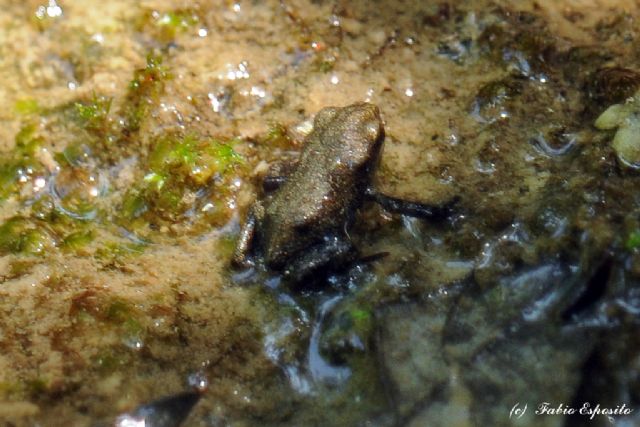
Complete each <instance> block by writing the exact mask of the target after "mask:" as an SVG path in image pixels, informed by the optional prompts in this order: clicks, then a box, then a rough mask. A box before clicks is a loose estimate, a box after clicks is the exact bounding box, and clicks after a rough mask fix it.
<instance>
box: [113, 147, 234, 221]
mask: <svg viewBox="0 0 640 427" xmlns="http://www.w3.org/2000/svg"><path fill="white" fill-rule="evenodd" d="M235 143H236V141H221V140H217V139H210V140H200V139H198V138H197V137H195V136H194V135H186V136H182V137H181V136H175V135H174V136H171V135H168V136H165V137H163V138H161V139H159V140H158V141H156V142H155V144H154V145H153V149H152V150H151V152H150V153H149V156H148V158H147V161H146V163H143V164H145V165H146V167H145V173H144V175H143V178H142V180H141V181H140V182H139V184H138V185H137V186H136V187H135V188H133V189H131V190H130V191H129V192H128V193H127V195H126V196H125V198H124V199H123V203H122V205H121V209H120V210H119V215H118V217H119V219H120V223H122V224H123V225H124V226H127V227H129V228H131V227H133V228H136V227H139V226H140V225H143V224H144V222H136V223H131V221H132V220H136V219H144V221H145V222H147V223H155V224H158V223H159V222H160V223H162V222H170V223H175V222H178V221H179V220H180V219H181V215H183V214H184V213H185V212H186V211H187V210H188V209H190V208H192V206H193V203H194V201H193V199H194V197H195V195H196V194H198V193H199V192H202V191H204V190H206V189H207V188H211V186H213V185H215V186H216V188H219V187H218V184H225V183H226V184H228V180H230V179H231V177H232V175H231V174H230V172H231V171H234V170H235V169H236V167H238V166H241V165H243V164H244V159H243V158H242V156H240V155H239V154H238V153H237V152H236V151H235V150H234V149H233V145H234V144H235ZM220 187H222V188H220V191H216V192H215V196H214V198H213V199H212V200H211V201H210V207H214V206H218V207H220V206H222V205H224V203H219V202H220V201H222V200H225V198H226V197H228V193H229V190H227V188H228V187H229V186H228V185H226V186H222V185H220ZM213 210H215V211H216V213H219V211H220V210H218V209H209V210H208V212H211V211H213Z"/></svg>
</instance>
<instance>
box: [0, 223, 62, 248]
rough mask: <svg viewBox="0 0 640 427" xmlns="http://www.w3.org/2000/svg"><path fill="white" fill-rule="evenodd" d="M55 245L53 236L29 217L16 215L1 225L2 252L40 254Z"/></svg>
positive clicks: (0, 245)
mask: <svg viewBox="0 0 640 427" xmlns="http://www.w3.org/2000/svg"><path fill="white" fill-rule="evenodd" d="M53 246H55V240H54V239H53V237H52V236H51V235H50V234H49V233H48V232H46V231H45V230H44V229H43V228H42V227H38V226H37V224H35V223H34V222H32V221H30V220H29V219H27V218H23V217H20V216H15V217H13V218H10V219H9V220H7V221H6V222H5V223H4V224H2V225H1V226H0V253H5V254H6V253H14V254H27V255H40V254H43V253H44V252H45V250H47V249H48V248H51V247H53Z"/></svg>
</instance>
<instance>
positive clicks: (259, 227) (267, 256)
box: [233, 103, 384, 281]
mask: <svg viewBox="0 0 640 427" xmlns="http://www.w3.org/2000/svg"><path fill="white" fill-rule="evenodd" d="M383 141H384V128H383V126H382V120H381V119H380V111H379V110H378V107H376V106H374V105H372V104H367V103H359V104H353V105H350V106H347V107H344V108H335V107H328V108H324V109H323V110H321V111H320V112H319V113H318V114H317V115H316V117H315V120H314V123H313V131H312V132H311V133H310V134H309V135H308V137H307V138H306V140H305V145H304V148H303V150H302V153H301V154H300V159H299V161H298V163H297V165H296V168H295V170H294V171H293V173H292V174H291V175H290V176H289V177H288V178H287V179H286V181H285V182H284V183H283V184H282V185H281V186H280V187H279V188H278V189H277V190H275V191H274V192H273V193H272V194H270V195H268V196H267V197H266V198H265V199H263V200H261V201H260V200H259V201H256V202H255V204H254V205H253V206H252V208H251V210H250V212H249V215H248V217H247V220H246V223H245V225H244V226H243V228H242V231H241V233H240V240H239V242H238V246H237V248H236V251H235V253H234V259H233V260H234V262H235V263H236V264H238V265H245V266H246V265H251V264H252V263H253V262H254V261H255V260H256V259H261V260H263V262H264V264H265V266H266V267H268V268H269V269H272V270H276V271H281V272H283V273H284V275H285V276H289V277H291V278H292V279H293V280H294V281H299V280H301V279H302V278H304V277H307V276H308V275H310V274H311V273H314V272H317V271H318V270H320V269H322V268H325V267H327V268H331V267H335V266H338V265H340V264H343V263H344V262H345V261H348V260H349V259H350V258H351V257H352V256H353V254H354V251H353V248H352V246H351V243H350V241H349V238H348V236H347V234H346V233H347V230H348V227H349V224H350V223H351V222H352V219H353V215H354V212H355V210H356V209H357V208H358V207H359V206H360V205H361V204H362V201H363V198H364V196H365V193H366V191H367V188H368V186H369V182H370V180H371V175H372V173H373V171H374V169H375V166H376V164H377V160H378V157H379V155H380V151H381V148H382V143H383Z"/></svg>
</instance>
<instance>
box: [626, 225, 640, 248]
mask: <svg viewBox="0 0 640 427" xmlns="http://www.w3.org/2000/svg"><path fill="white" fill-rule="evenodd" d="M625 247H626V248H627V249H628V250H630V251H631V250H634V249H637V248H640V230H634V231H632V232H631V233H630V234H629V237H628V238H627V241H626V242H625Z"/></svg>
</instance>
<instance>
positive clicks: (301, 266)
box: [284, 236, 358, 286]
mask: <svg viewBox="0 0 640 427" xmlns="http://www.w3.org/2000/svg"><path fill="white" fill-rule="evenodd" d="M357 256H358V253H357V251H356V249H355V248H354V247H353V245H352V244H351V242H349V241H348V240H347V239H345V238H342V237H335V236H331V237H326V238H325V240H324V242H322V243H320V244H318V245H315V246H313V247H311V248H310V249H309V250H308V251H306V252H305V253H304V254H303V255H302V256H300V257H299V258H297V259H295V260H293V261H292V262H290V263H289V265H288V266H287V268H286V269H285V270H284V277H285V278H286V279H287V280H289V281H291V282H292V283H293V284H294V285H296V286H299V285H301V286H304V285H305V283H312V282H315V281H316V280H318V279H323V278H325V277H326V276H327V274H328V273H330V272H331V271H332V270H336V269H339V268H342V267H344V266H345V265H347V264H348V263H349V262H351V261H354V260H355V259H356V258H357Z"/></svg>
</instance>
